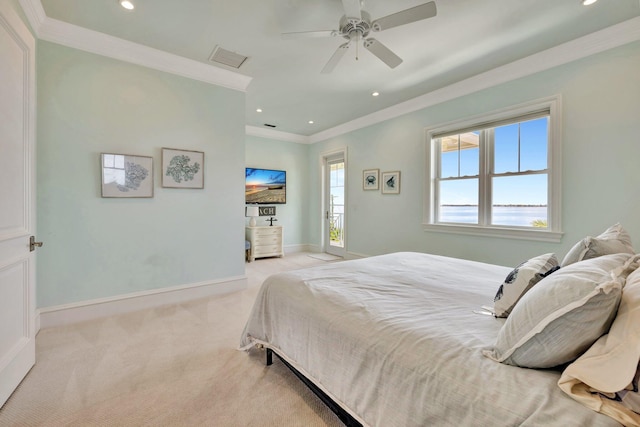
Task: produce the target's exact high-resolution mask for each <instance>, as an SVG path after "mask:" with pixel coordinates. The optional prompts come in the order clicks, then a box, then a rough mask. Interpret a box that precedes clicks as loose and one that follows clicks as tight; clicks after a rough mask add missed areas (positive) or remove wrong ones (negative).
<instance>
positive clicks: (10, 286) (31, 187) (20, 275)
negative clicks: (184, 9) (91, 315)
mask: <svg viewBox="0 0 640 427" xmlns="http://www.w3.org/2000/svg"><path fill="white" fill-rule="evenodd" d="M0 58H1V60H0V406H2V405H4V403H5V402H6V401H7V399H8V398H9V396H11V393H12V392H13V391H14V390H15V388H16V387H17V386H18V384H20V381H22V379H23V378H24V376H25V375H26V374H27V372H29V369H31V367H32V366H33V365H34V363H35V333H36V325H35V320H36V319H35V255H34V253H33V252H30V248H29V246H30V245H29V237H30V236H31V235H32V234H34V233H35V153H34V150H35V102H36V101H35V40H34V38H33V35H32V34H31V32H30V31H29V29H28V28H27V26H26V25H25V23H24V22H23V21H22V20H21V19H20V17H19V16H18V14H17V12H16V11H15V10H13V9H12V7H11V6H10V2H6V1H2V2H0Z"/></svg>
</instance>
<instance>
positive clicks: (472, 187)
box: [440, 117, 549, 205]
mask: <svg viewBox="0 0 640 427" xmlns="http://www.w3.org/2000/svg"><path fill="white" fill-rule="evenodd" d="M548 124H549V119H548V117H542V118H538V119H534V120H528V121H524V122H520V123H514V124H509V125H505V126H499V127H497V128H495V129H494V172H495V173H496V174H502V173H508V172H513V173H517V172H526V171H537V170H545V169H547V139H548ZM479 133H480V132H470V133H468V134H467V135H470V136H473V135H471V134H475V135H479ZM479 155H480V152H479V148H466V149H462V150H452V151H444V152H442V154H441V158H440V161H441V163H440V171H441V173H440V177H441V178H455V177H465V176H477V175H478V174H479V163H480V160H479ZM547 179H548V177H547V174H546V173H544V174H532V175H521V176H507V177H496V178H493V181H492V193H493V200H492V202H493V204H494V205H546V204H547ZM478 183H479V180H478V179H461V180H455V181H441V182H440V204H441V205H477V204H478Z"/></svg>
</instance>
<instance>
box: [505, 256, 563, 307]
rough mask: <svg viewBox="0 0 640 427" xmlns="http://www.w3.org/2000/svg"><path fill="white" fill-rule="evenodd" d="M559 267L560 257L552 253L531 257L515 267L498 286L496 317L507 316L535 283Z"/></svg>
mask: <svg viewBox="0 0 640 427" xmlns="http://www.w3.org/2000/svg"><path fill="white" fill-rule="evenodd" d="M558 268H559V267H558V259H557V258H556V255H555V254H551V253H549V254H544V255H539V256H537V257H535V258H531V259H530V260H527V261H525V262H523V263H522V264H520V265H519V266H517V267H516V268H514V269H513V270H512V271H511V273H509V275H508V276H507V278H506V279H505V280H504V283H503V284H502V285H500V288H498V292H497V293H496V296H495V298H494V299H493V302H494V305H493V314H494V315H495V316H496V317H507V316H508V315H509V313H511V310H513V307H514V306H515V305H516V303H517V302H518V301H519V300H520V298H522V296H523V295H524V294H525V293H526V292H527V291H528V290H529V289H531V288H532V287H533V285H535V284H536V283H538V282H539V281H540V280H542V279H544V278H545V277H546V276H548V275H549V274H551V273H553V272H554V271H556V270H557V269H558Z"/></svg>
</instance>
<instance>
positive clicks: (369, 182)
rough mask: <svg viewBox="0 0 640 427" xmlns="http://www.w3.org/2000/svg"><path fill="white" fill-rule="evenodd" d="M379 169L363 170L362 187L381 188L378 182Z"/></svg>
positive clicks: (366, 188)
mask: <svg viewBox="0 0 640 427" xmlns="http://www.w3.org/2000/svg"><path fill="white" fill-rule="evenodd" d="M379 172H380V171H379V170H378V169H367V170H365V171H363V172H362V189H363V190H377V189H379V188H380V183H379V182H378V175H379Z"/></svg>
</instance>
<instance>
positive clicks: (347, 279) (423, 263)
mask: <svg viewBox="0 0 640 427" xmlns="http://www.w3.org/2000/svg"><path fill="white" fill-rule="evenodd" d="M510 271H511V268H510V267H501V266H496V265H490V264H483V263H478V262H472V261H465V260H460V259H455V258H447V257H441V256H435V255H427V254H420V253H410V252H403V253H395V254H389V255H382V256H378V257H371V258H367V259H362V260H355V261H345V262H340V263H334V264H327V265H324V266H320V267H314V268H308V269H303V270H297V271H293V272H288V273H281V274H277V275H274V276H271V277H270V278H268V279H267V280H266V281H265V283H264V284H263V286H262V288H261V290H260V293H259V294H258V297H257V300H256V302H255V305H254V308H253V311H252V314H251V316H250V318H249V320H248V322H247V325H246V327H245V330H244V332H243V334H242V338H241V347H244V348H249V347H251V346H252V345H253V344H263V345H265V346H267V347H269V348H272V349H273V350H274V351H276V352H277V353H278V354H279V355H281V356H282V357H283V358H285V359H286V360H287V361H288V362H289V363H291V364H292V365H293V366H294V367H295V368H296V369H298V370H299V371H301V372H302V373H303V374H305V375H306V376H307V378H309V379H310V380H312V381H313V382H314V383H315V384H316V385H318V386H319V387H320V388H321V389H322V390H324V391H325V392H326V393H327V394H328V395H329V396H330V397H331V398H332V399H333V400H334V401H336V403H338V404H339V405H340V406H342V407H343V408H344V409H345V410H347V411H348V412H349V413H351V414H352V415H353V416H354V417H355V418H356V419H357V420H359V421H360V422H361V423H363V424H364V425H371V426H384V427H391V426H398V427H409V426H550V425H553V426H585V427H588V426H619V424H618V423H616V422H615V421H613V420H612V419H611V418H609V417H607V416H605V415H602V414H598V413H596V412H594V411H592V410H590V409H588V408H586V407H584V406H582V405H581V404H580V403H578V402H576V401H574V400H573V399H571V398H570V397H568V396H567V395H565V394H564V393H563V392H562V391H561V390H560V388H559V387H558V386H557V382H558V378H559V376H560V372H558V371H553V370H533V369H525V368H518V367H513V366H508V365H503V364H500V363H497V362H494V361H492V360H490V359H488V358H486V357H484V356H482V354H481V351H482V349H484V348H487V347H488V346H491V345H492V344H493V343H494V342H495V339H496V336H497V334H498V331H499V329H500V327H501V326H502V324H503V322H504V319H496V318H494V317H491V316H485V315H481V314H476V313H474V310H478V309H479V308H480V306H481V305H491V304H492V300H493V296H494V295H495V293H496V290H497V289H498V287H499V285H500V284H501V283H502V282H503V281H504V278H505V277H506V275H507V274H508V273H509V272H510Z"/></svg>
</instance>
